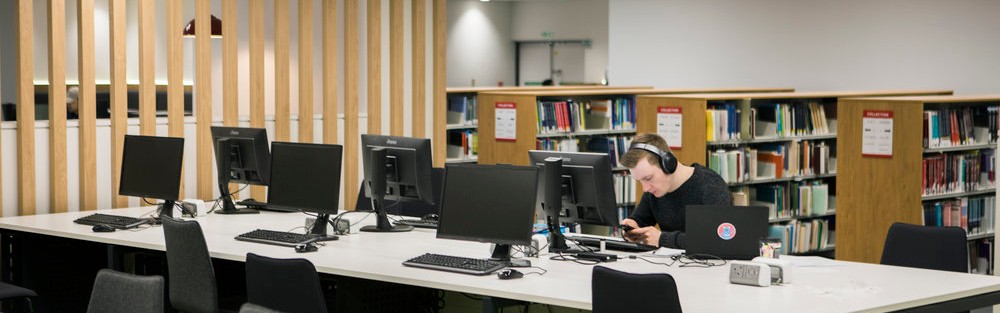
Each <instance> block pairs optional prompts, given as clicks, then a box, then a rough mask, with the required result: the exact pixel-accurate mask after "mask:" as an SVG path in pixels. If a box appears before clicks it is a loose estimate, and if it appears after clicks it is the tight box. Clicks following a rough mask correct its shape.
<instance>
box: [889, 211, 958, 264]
mask: <svg viewBox="0 0 1000 313" xmlns="http://www.w3.org/2000/svg"><path fill="white" fill-rule="evenodd" d="M967 244H968V243H967V240H966V237H965V230H963V229H961V228H958V227H935V226H920V225H913V224H906V223H898V222H897V223H893V224H892V226H890V227H889V233H888V234H886V236H885V248H884V249H882V262H881V263H882V264H886V265H897V266H906V267H916V268H924V269H932V270H943V271H952V272H963V273H965V272H968V271H969V253H968V251H967V250H968V246H967Z"/></svg>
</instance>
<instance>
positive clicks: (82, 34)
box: [76, 0, 152, 210]
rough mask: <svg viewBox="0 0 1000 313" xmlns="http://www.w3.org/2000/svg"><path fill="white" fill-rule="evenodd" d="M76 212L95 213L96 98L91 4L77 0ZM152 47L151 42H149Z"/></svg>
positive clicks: (91, 2) (85, 0)
mask: <svg viewBox="0 0 1000 313" xmlns="http://www.w3.org/2000/svg"><path fill="white" fill-rule="evenodd" d="M76 3H77V20H78V22H79V26H78V27H77V30H78V36H77V41H78V43H79V50H78V52H79V56H80V57H79V64H80V65H79V69H80V74H79V75H80V77H79V78H80V96H79V98H78V99H77V101H78V102H79V110H78V111H79V113H78V115H79V125H80V209H81V210H95V209H97V94H96V92H95V91H96V89H95V87H94V75H95V74H94V66H95V65H94V63H95V59H94V0H78V1H77V2H76ZM150 44H152V42H150Z"/></svg>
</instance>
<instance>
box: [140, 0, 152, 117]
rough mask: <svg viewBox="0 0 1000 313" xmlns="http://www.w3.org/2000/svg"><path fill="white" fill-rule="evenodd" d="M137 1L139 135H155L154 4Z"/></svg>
mask: <svg viewBox="0 0 1000 313" xmlns="http://www.w3.org/2000/svg"><path fill="white" fill-rule="evenodd" d="M138 1H139V133H140V134H142V135H147V136H152V135H156V81H155V79H156V37H155V30H156V21H155V18H156V15H155V10H156V4H155V3H154V0H138Z"/></svg>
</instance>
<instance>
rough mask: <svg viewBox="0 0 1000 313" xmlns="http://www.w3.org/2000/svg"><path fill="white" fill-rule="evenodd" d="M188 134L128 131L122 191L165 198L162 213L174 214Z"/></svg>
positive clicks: (123, 156)
mask: <svg viewBox="0 0 1000 313" xmlns="http://www.w3.org/2000/svg"><path fill="white" fill-rule="evenodd" d="M183 161H184V138H175V137H153V136H135V135H125V143H124V146H123V148H122V169H121V180H120V181H119V187H118V194H120V195H123V196H133V197H142V198H154V199H161V200H163V204H161V205H160V214H159V215H160V216H161V217H162V216H173V208H174V201H177V200H178V199H179V196H180V190H181V166H182V163H183Z"/></svg>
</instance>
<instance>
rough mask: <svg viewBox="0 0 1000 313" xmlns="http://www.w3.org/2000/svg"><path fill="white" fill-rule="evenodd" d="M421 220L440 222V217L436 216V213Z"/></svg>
mask: <svg viewBox="0 0 1000 313" xmlns="http://www.w3.org/2000/svg"><path fill="white" fill-rule="evenodd" d="M420 219H422V220H425V221H437V220H438V215H437V214H434V213H430V214H425V215H424V216H423V217H421V218H420Z"/></svg>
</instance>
